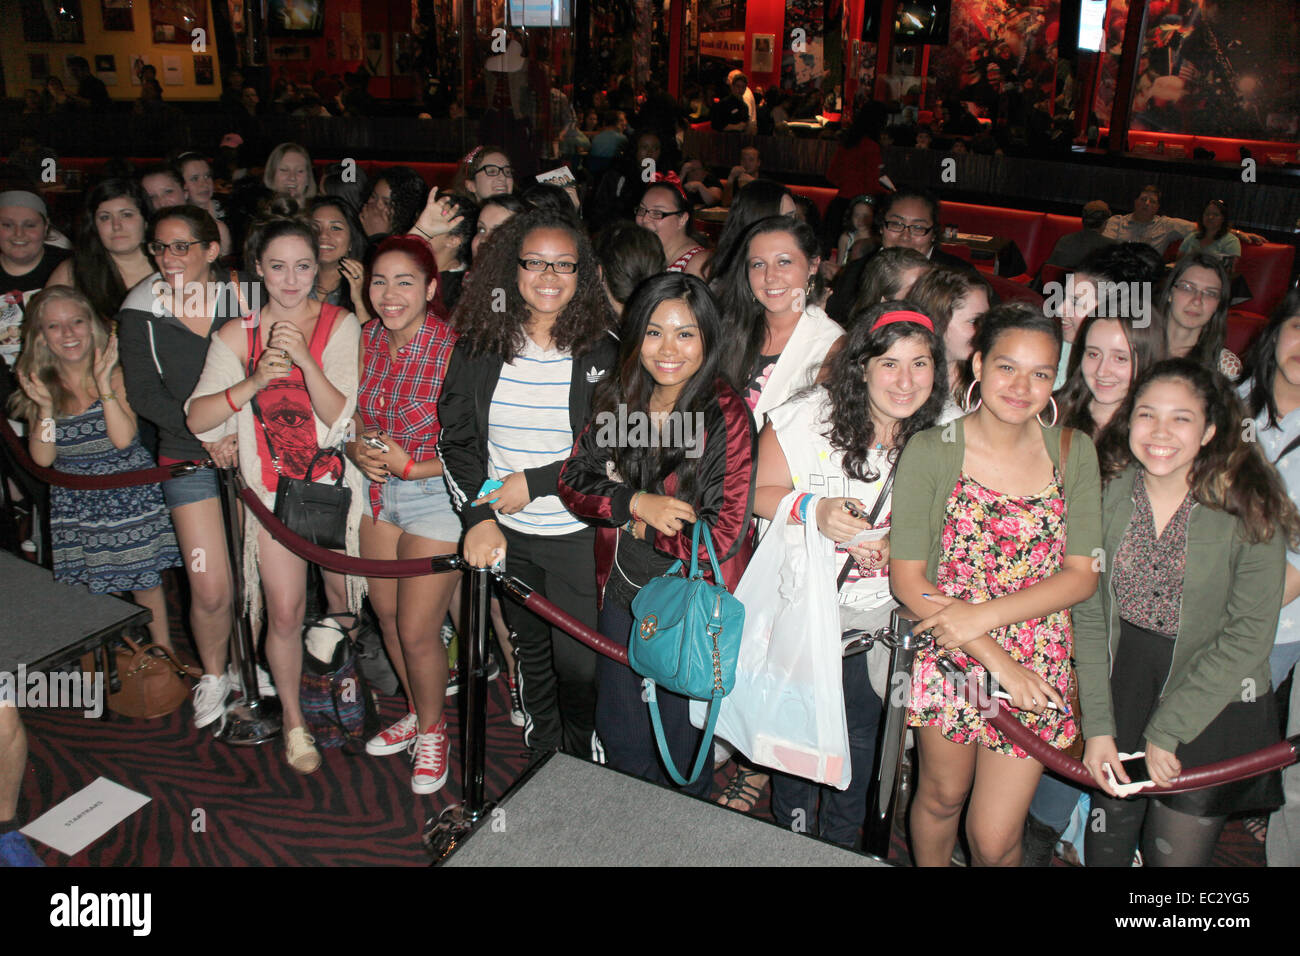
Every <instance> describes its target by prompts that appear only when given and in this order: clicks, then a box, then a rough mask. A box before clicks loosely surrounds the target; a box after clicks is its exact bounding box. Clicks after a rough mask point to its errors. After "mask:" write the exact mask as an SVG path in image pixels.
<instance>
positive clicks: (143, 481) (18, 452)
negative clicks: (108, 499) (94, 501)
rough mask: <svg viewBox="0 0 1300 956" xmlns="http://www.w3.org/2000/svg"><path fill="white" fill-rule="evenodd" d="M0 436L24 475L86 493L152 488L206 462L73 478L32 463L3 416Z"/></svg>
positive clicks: (64, 473)
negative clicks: (117, 489) (24, 472)
mask: <svg viewBox="0 0 1300 956" xmlns="http://www.w3.org/2000/svg"><path fill="white" fill-rule="evenodd" d="M0 435H2V436H3V437H4V440H5V444H7V445H8V446H9V450H10V451H12V452H13V453H14V457H15V458H17V459H18V464H19V465H21V466H22V467H23V470H24V471H27V472H29V473H30V474H31V475H32V477H33V478H38V479H40V480H41V481H43V482H45V483H46V484H47V485H58V486H59V487H61V488H79V489H83V490H84V489H96V488H99V489H103V488H129V487H131V486H133V485H152V484H157V483H158V482H160V481H167V480H168V479H171V478H175V477H177V470H178V469H182V468H184V467H185V466H187V465H193V466H195V467H199V468H202V467H203V463H202V462H197V461H187V462H181V464H179V465H160V466H158V467H155V468H142V469H140V470H139V471H121V472H118V473H117V474H114V475H73V474H69V473H68V472H66V471H59V470H58V469H57V468H46V467H44V466H42V465H38V464H36V462H34V461H32V456H31V455H30V454H28V452H27V448H26V446H25V445H24V444H23V440H22V438H20V437H19V436H18V434H17V433H16V432H14V429H13V426H12V425H10V424H9V420H8V419H7V418H5V417H4V416H3V415H0Z"/></svg>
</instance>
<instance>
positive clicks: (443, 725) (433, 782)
mask: <svg viewBox="0 0 1300 956" xmlns="http://www.w3.org/2000/svg"><path fill="white" fill-rule="evenodd" d="M410 747H411V752H412V754H413V755H414V758H415V766H414V769H413V770H412V772H411V790H412V791H413V792H415V793H434V792H436V791H438V790H441V789H442V785H443V784H444V783H446V782H447V769H448V767H449V766H450V764H449V761H448V759H447V758H448V757H449V756H450V755H451V741H450V740H448V739H447V719H446V718H445V717H443V718H441V719H439V721H438V722H437V723H436V724H434V725H433V726H432V727H430V728H429V731H428V733H423V734H420V735H419V736H417V737H416V738H415V739H414V740H413V741H411V745H410Z"/></svg>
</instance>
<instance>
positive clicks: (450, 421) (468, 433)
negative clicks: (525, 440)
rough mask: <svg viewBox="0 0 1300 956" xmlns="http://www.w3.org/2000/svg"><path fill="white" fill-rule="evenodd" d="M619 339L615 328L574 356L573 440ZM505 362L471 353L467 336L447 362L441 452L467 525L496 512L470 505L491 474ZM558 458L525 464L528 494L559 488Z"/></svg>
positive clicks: (571, 390) (440, 414)
mask: <svg viewBox="0 0 1300 956" xmlns="http://www.w3.org/2000/svg"><path fill="white" fill-rule="evenodd" d="M617 363H618V341H617V339H615V338H614V336H613V333H608V334H606V335H603V336H601V338H600V340H599V341H598V342H597V343H596V344H595V345H594V346H593V347H592V348H590V349H588V350H587V351H586V352H583V353H581V354H580V355H575V356H574V357H573V377H572V378H571V379H570V381H569V427H570V428H571V429H572V431H573V435H572V436H571V438H570V441H572V440H574V439H575V438H576V437H577V436H578V435H580V434H581V433H582V429H583V428H584V427H585V426H586V424H587V420H588V419H589V418H590V417H591V399H592V395H593V394H594V393H595V390H596V384H597V383H598V382H599V381H600V380H601V379H603V378H604V377H605V376H607V375H610V374H612V373H613V372H614V371H615V366H616V365H617ZM504 364H505V362H504V361H503V360H502V358H501V356H500V355H496V354H492V353H484V354H481V355H478V356H476V357H474V358H471V357H470V354H469V346H468V344H467V343H466V342H465V340H463V339H462V340H461V341H459V342H457V343H456V348H455V350H454V351H453V352H452V353H451V361H450V362H449V363H448V365H447V376H446V378H444V379H443V382H442V394H441V395H440V396H439V397H438V424H439V426H440V428H441V430H440V432H439V434H438V457H439V458H440V459H442V464H443V469H444V473H445V475H446V478H447V487H448V489H450V491H451V499H452V504H454V505H455V507H456V510H458V511H459V512H460V515H461V520H462V521H464V522H465V527H466V529H467V530H468V529H469V528H472V527H473V526H474V525H476V524H478V523H479V522H480V521H486V520H488V519H489V518H495V517H496V512H495V511H493V510H492V509H491V508H470V507H468V504H469V502H471V501H473V500H474V499H475V498H477V497H478V490H479V488H481V487H482V485H483V482H484V481H486V480H487V462H488V451H487V436H488V414H489V412H490V410H491V407H492V395H493V393H494V392H495V391H496V388H497V382H498V381H499V380H500V378H501V367H502V366H503V365H504ZM564 462H565V459H563V458H560V459H558V460H556V461H553V462H551V463H550V464H547V465H542V466H541V467H538V468H528V469H525V470H524V476H525V478H526V479H527V481H528V497H529V498H532V499H537V498H544V497H546V496H547V495H554V494H558V491H559V488H558V484H559V478H560V469H561V468H563V467H564Z"/></svg>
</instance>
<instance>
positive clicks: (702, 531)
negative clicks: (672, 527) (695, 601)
mask: <svg viewBox="0 0 1300 956" xmlns="http://www.w3.org/2000/svg"><path fill="white" fill-rule="evenodd" d="M701 537H703V538H704V548H705V550H706V551H708V553H709V563H710V564H711V565H712V566H713V583H715V584H716V585H718V587H725V586H726V585H725V584H723V582H722V568H721V567H720V566H719V565H718V556H717V555H716V554H715V553H714V551H713V533H712V532H711V531H709V523H708V522H707V521H705V520H704V519H703V518H700V519H699V520H697V521H696V522H695V529H694V530H693V531H692V532H691V574H690V576H691V577H693V578H694V577H698V576H699V573H700V538H701Z"/></svg>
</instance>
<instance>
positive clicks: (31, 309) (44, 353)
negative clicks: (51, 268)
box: [9, 285, 108, 422]
mask: <svg viewBox="0 0 1300 956" xmlns="http://www.w3.org/2000/svg"><path fill="white" fill-rule="evenodd" d="M54 302H72V303H74V304H75V305H77V306H78V307H79V308H80V309H81V311H82V312H83V313H84V314H85V316H86V321H87V322H88V323H89V324H90V335H91V345H92V346H93V351H92V352H91V357H92V362H91V364H90V365H87V367H86V373H85V375H86V377H85V381H84V384H85V385H86V387H87V391H90V392H92V393H93V392H94V391H95V382H94V372H93V367H94V366H93V357H94V356H96V355H99V354H100V353H101V352H103V350H104V349H105V348H106V347H107V346H108V328H107V327H106V326H105V325H104V323H103V321H102V320H101V319H100V318H99V316H98V315H97V314H96V313H95V308H94V306H92V305H91V304H90V300H89V299H87V298H86V297H85V296H84V295H82V294H81V293H80V292H78V291H77V290H76V289H74V288H72V286H67V285H53V286H50V287H49V288H48V289H45V290H44V291H42V292H38V293H37V294H36V295H34V296H32V299H31V301H30V302H28V303H27V308H26V309H25V310H24V313H23V329H22V332H23V350H22V352H20V353H19V355H18V361H17V363H16V364H15V365H14V370H15V371H16V372H18V373H19V374H22V375H27V376H30V377H31V378H33V379H35V380H37V381H40V382H42V383H43V384H44V385H45V387H46V388H47V389H49V392H50V398H51V399H53V402H54V414H55V415H62V413H63V409H64V408H66V407H67V405H68V403H69V401H71V399H72V394H71V393H70V392H69V391H68V389H67V388H65V387H64V385H63V378H62V376H61V375H60V374H59V368H60V360H59V358H58V357H57V356H56V355H55V354H54V353H53V352H51V351H50V346H49V343H48V342H46V341H45V333H44V330H43V328H42V325H43V324H44V320H45V312H46V310H47V309H48V308H49V307H50V305H51V304H52V303H54ZM9 409H10V413H11V414H12V415H14V416H15V417H17V418H22V419H25V420H27V421H28V422H34V421H35V420H36V416H37V415H38V414H39V413H40V409H39V408H37V406H36V403H35V402H33V401H32V400H31V399H30V398H28V397H27V393H26V392H24V391H23V390H22V389H21V388H20V389H18V390H17V391H16V392H14V394H13V395H12V396H11V397H10V399H9Z"/></svg>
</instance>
